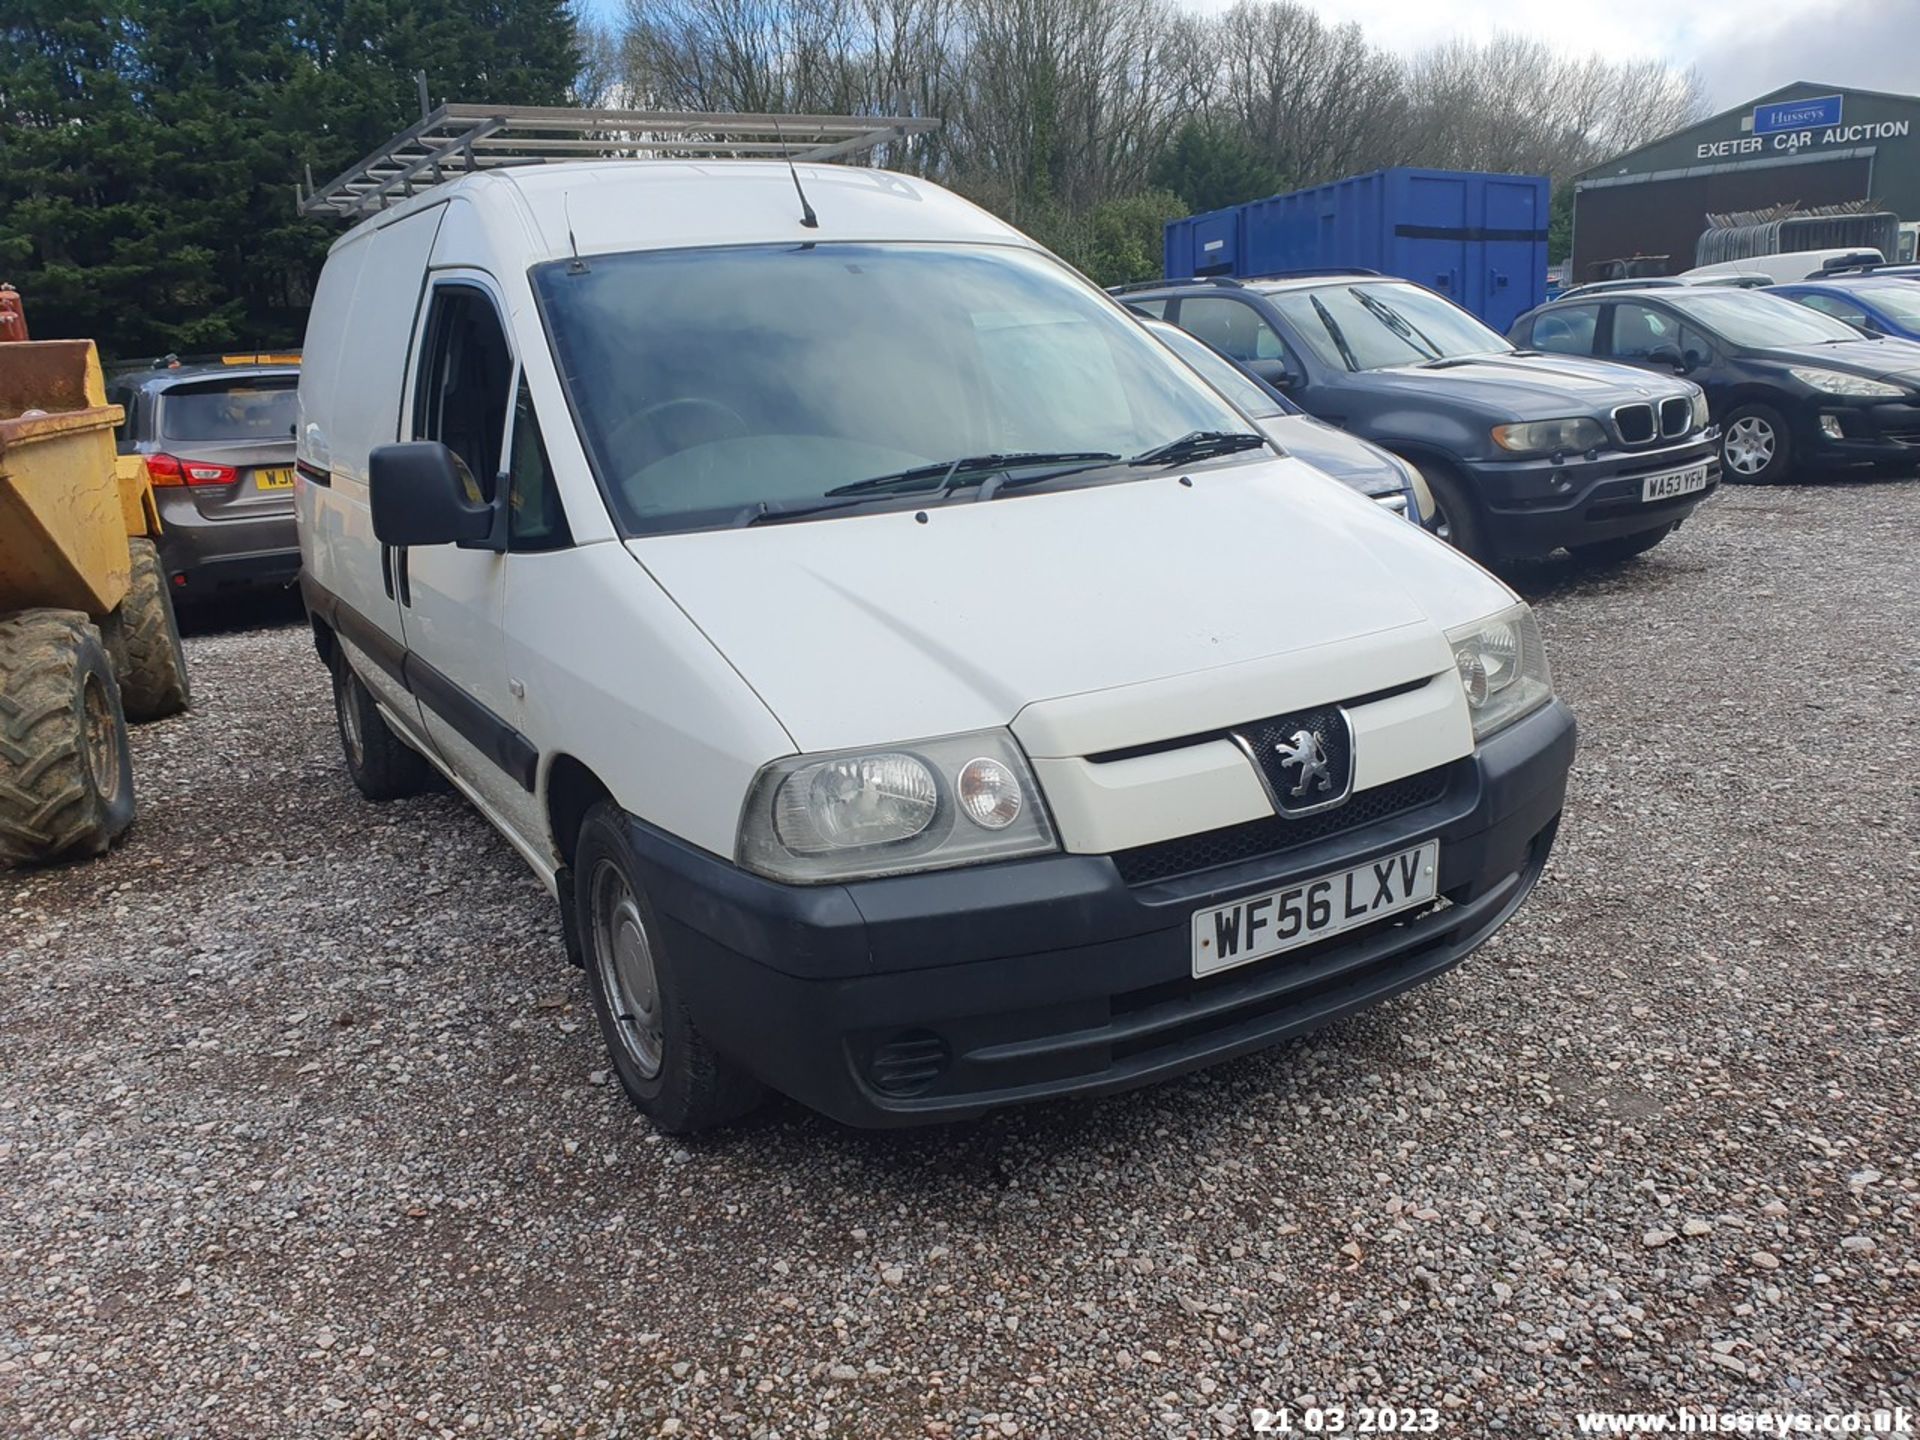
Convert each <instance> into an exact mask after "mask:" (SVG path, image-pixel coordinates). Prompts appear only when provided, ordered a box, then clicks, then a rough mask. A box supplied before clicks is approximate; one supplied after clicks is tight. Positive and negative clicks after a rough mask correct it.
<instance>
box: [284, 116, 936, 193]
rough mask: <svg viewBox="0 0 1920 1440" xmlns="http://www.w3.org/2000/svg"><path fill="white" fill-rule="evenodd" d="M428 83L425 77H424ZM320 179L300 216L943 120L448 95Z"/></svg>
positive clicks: (801, 148)
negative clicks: (586, 166)
mask: <svg viewBox="0 0 1920 1440" xmlns="http://www.w3.org/2000/svg"><path fill="white" fill-rule="evenodd" d="M423 83H424V82H423ZM422 109H423V112H424V113H423V114H422V115H421V117H420V119H419V121H418V122H417V123H415V124H413V125H410V126H408V127H407V128H406V129H405V130H402V131H401V132H400V133H399V134H397V135H395V136H394V137H393V138H392V139H390V140H388V141H387V142H386V143H385V144H383V145H381V146H380V147H379V148H378V149H376V150H375V151H374V152H373V153H372V154H371V155H368V156H367V157H366V158H365V159H364V160H362V161H360V162H359V163H358V164H357V165H354V166H352V167H350V168H349V169H346V170H343V171H342V172H341V173H340V174H338V175H336V176H334V178H333V179H331V180H329V181H327V183H326V184H324V185H318V186H316V185H315V184H314V183H313V176H312V173H311V172H309V173H308V175H307V179H306V183H305V184H304V185H300V184H296V185H295V186H294V199H295V204H296V206H297V208H298V210H299V212H300V213H301V214H302V215H320V216H328V215H333V216H340V217H342V218H344V219H348V220H363V219H365V218H366V217H367V216H369V215H372V214H376V213H377V212H379V211H381V210H384V209H386V208H387V207H388V206H389V205H394V204H397V203H399V202H400V201H402V200H405V199H406V198H408V197H409V196H411V195H416V194H418V193H419V192H420V191H422V190H426V189H429V188H431V187H432V186H435V185H438V184H441V183H442V182H444V181H447V180H453V179H457V178H458V177H460V176H462V175H467V174H471V173H473V172H474V171H478V170H492V169H499V168H503V167H506V166H511V165H545V164H552V163H554V162H556V161H563V160H652V159H662V158H683V157H697V156H705V157H736V156H751V157H754V158H756V159H774V160H839V159H842V158H844V157H846V156H849V155H855V154H859V153H861V152H863V151H867V150H871V149H873V148H874V147H875V146H878V145H886V144H892V143H902V144H904V143H905V141H906V140H907V139H908V138H910V137H911V136H914V135H921V134H925V133H926V132H927V131H929V130H934V129H937V128H939V125H940V122H939V121H938V120H937V119H932V118H927V117H921V116H907V115H738V114H722V113H714V112H706V111H688V110H576V109H569V108H566V107H562V106H553V105H466V104H445V105H441V106H439V107H438V108H437V109H433V110H426V109H425V107H424V104H423V106H422Z"/></svg>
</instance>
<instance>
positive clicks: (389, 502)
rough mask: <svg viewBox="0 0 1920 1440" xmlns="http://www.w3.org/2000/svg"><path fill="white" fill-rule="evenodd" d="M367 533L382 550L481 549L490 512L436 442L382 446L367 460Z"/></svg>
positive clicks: (489, 529)
mask: <svg viewBox="0 0 1920 1440" xmlns="http://www.w3.org/2000/svg"><path fill="white" fill-rule="evenodd" d="M367 492H368V499H369V501H370V503H371V505H372V508H373V533H374V535H375V537H377V538H378V539H379V541H380V543H381V544H383V545H485V544H486V543H487V542H488V541H489V540H490V539H491V538H492V535H493V528H494V523H493V522H494V515H493V506H492V505H490V504H488V503H487V501H486V498H485V497H484V496H483V495H482V494H481V493H480V487H479V486H478V485H476V484H475V483H474V479H473V473H472V472H471V471H470V470H468V469H467V465H466V462H465V461H464V460H462V459H461V458H460V457H459V456H458V455H456V454H454V453H453V451H451V450H449V449H448V448H447V447H446V446H445V445H442V444H441V443H440V442H439V441H438V440H411V441H408V442H407V443H405V444H401V445H382V446H380V447H379V448H378V449H377V450H375V451H374V452H373V454H372V455H370V456H369V457H368V458H367Z"/></svg>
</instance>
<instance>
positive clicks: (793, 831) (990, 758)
mask: <svg viewBox="0 0 1920 1440" xmlns="http://www.w3.org/2000/svg"><path fill="white" fill-rule="evenodd" d="M1059 848H1060V846H1059V841H1058V840H1057V839H1056V838H1055V836H1054V832H1053V824H1052V822H1051V821H1050V820H1049V819H1048V818H1047V808H1046V806H1045V805H1044V804H1042V803H1041V800H1040V790H1039V786H1038V785H1037V784H1035V782H1034V779H1033V772H1032V771H1031V770H1030V769H1029V768H1028V766H1027V760H1026V757H1025V756H1024V755H1022V754H1021V753H1020V747H1019V745H1018V744H1016V743H1015V741H1014V738H1013V736H1012V735H1011V734H1009V733H1008V732H1007V731H1005V730H983V731H980V732H978V733H976V734H969V735H948V736H944V737H942V738H940V739H937V740H917V741H914V742H913V743H911V744H907V745H894V746H886V747H878V748H874V749H867V750H844V751H834V752H832V753H829V754H821V755H794V756H790V757H788V758H787V759H785V760H775V761H774V762H773V763H772V764H770V765H766V766H764V767H762V768H761V771H760V773H759V774H758V775H756V776H754V779H753V784H752V785H751V786H750V787H749V788H748V790H747V803H746V808H745V810H744V811H743V812H742V813H741V816H740V839H739V843H738V845H737V847H736V853H735V858H736V859H737V860H738V861H739V863H740V864H741V865H742V866H743V867H744V868H746V869H748V870H752V871H754V872H756V873H757V874H761V875H765V876H767V877H768V878H769V879H772V880H784V881H787V882H789V883H794V884H812V883H818V882H821V881H828V880H858V879H867V878H871V877H873V876H876V875H898V874H901V873H903V872H905V871H909V870H941V869H946V868H948V867H949V866H954V865H972V864H976V863H978V862H980V861H983V860H1008V859H1012V858H1014V857H1016V856H1021V855H1042V854H1047V853H1050V852H1052V851H1054V850H1057V849H1059Z"/></svg>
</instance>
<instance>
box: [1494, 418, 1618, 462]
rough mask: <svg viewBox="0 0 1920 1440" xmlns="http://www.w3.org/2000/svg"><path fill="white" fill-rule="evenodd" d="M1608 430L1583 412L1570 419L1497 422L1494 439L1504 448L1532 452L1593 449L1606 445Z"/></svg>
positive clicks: (1545, 452) (1543, 452)
mask: <svg viewBox="0 0 1920 1440" xmlns="http://www.w3.org/2000/svg"><path fill="white" fill-rule="evenodd" d="M1606 441H1607V432H1606V431H1605V430H1604V429H1602V428H1601V425H1600V422H1599V421H1598V420H1595V419H1592V418H1590V417H1589V416H1585V415H1581V416H1576V417H1574V418H1572V419H1568V420H1529V421H1526V422H1525V423H1524V424H1517V425H1496V426H1494V427H1493V443H1494V444H1496V445H1498V446H1499V447H1500V448H1501V449H1502V450H1521V451H1526V452H1528V453H1530V454H1543V455H1544V454H1548V453H1550V452H1552V451H1555V450H1591V449H1593V448H1594V446H1596V445H1604V444H1606Z"/></svg>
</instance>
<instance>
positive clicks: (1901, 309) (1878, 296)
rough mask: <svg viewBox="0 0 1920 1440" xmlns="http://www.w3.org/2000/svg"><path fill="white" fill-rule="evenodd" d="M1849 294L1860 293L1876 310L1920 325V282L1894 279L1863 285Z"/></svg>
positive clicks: (1904, 321) (1908, 323)
mask: <svg viewBox="0 0 1920 1440" xmlns="http://www.w3.org/2000/svg"><path fill="white" fill-rule="evenodd" d="M1848 293H1849V294H1853V295H1858V296H1860V297H1861V298H1862V299H1863V300H1865V301H1867V302H1868V303H1869V304H1870V305H1872V306H1873V308H1874V309H1876V310H1884V311H1886V312H1887V314H1889V315H1891V316H1893V318H1894V319H1896V320H1899V321H1901V322H1902V323H1903V324H1907V325H1920V282H1915V281H1912V280H1894V281H1889V282H1888V283H1886V284H1884V285H1862V286H1860V287H1859V288H1858V289H1855V290H1851V291H1849V292H1848Z"/></svg>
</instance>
